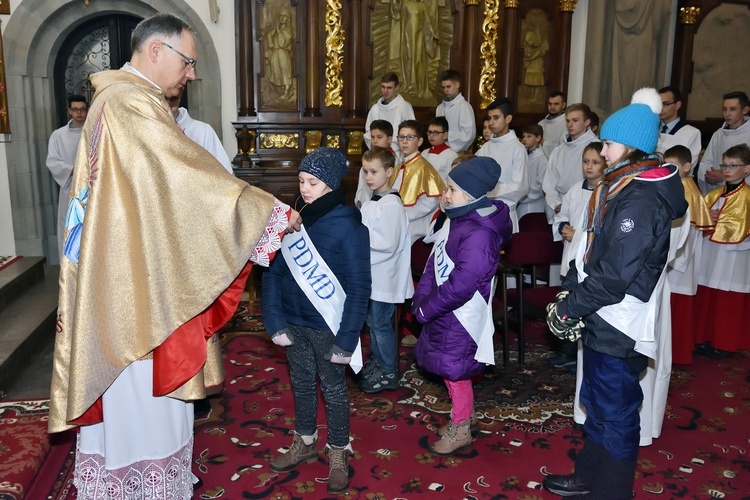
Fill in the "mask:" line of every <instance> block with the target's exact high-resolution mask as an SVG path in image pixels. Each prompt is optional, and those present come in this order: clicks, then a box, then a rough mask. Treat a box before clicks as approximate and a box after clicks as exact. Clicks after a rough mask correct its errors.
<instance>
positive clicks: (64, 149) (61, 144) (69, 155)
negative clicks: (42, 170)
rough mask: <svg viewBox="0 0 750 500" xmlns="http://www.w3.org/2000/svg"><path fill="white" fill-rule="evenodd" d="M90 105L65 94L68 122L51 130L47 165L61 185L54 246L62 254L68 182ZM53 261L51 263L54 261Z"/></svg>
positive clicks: (74, 96)
mask: <svg viewBox="0 0 750 500" xmlns="http://www.w3.org/2000/svg"><path fill="white" fill-rule="evenodd" d="M88 111H89V105H88V102H86V98H85V97H83V96H82V95H76V94H74V95H70V96H68V116H70V121H69V122H68V123H67V124H66V125H65V126H64V127H60V128H59V129H57V130H55V131H54V132H52V135H51V136H50V138H49V146H48V147H47V168H48V169H49V171H50V173H51V174H52V177H53V178H54V179H55V182H57V183H58V184H59V185H60V197H59V203H58V206H57V249H58V253H59V254H60V255H62V251H63V235H64V234H65V217H66V215H67V213H68V204H69V203H70V182H71V179H72V178H73V163H74V162H75V160H76V152H77V151H78V141H80V139H81V130H83V124H84V123H85V122H86V116H87V115H88ZM53 264H54V262H53Z"/></svg>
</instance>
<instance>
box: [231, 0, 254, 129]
mask: <svg viewBox="0 0 750 500" xmlns="http://www.w3.org/2000/svg"><path fill="white" fill-rule="evenodd" d="M234 11H235V32H236V33H237V47H236V50H235V53H236V54H237V94H238V95H237V105H238V106H237V108H238V109H237V116H256V114H255V102H254V100H253V97H254V95H255V86H254V80H253V15H252V2H251V0H235V3H234Z"/></svg>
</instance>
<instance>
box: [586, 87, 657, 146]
mask: <svg viewBox="0 0 750 500" xmlns="http://www.w3.org/2000/svg"><path fill="white" fill-rule="evenodd" d="M661 107H662V104H661V97H660V96H659V93H658V92H657V91H656V89H652V88H643V89H640V90H638V91H636V92H635V94H633V99H632V100H631V101H630V105H629V106H625V107H624V108H622V109H620V110H618V111H617V112H615V113H614V114H612V115H611V116H610V117H609V118H607V121H605V122H604V125H602V130H601V132H600V133H599V137H600V138H601V140H603V141H613V142H619V143H620V144H624V145H626V146H630V147H631V148H635V149H640V150H641V151H643V152H644V153H648V154H651V153H653V152H654V150H656V142H657V141H658V140H659V127H660V124H661V122H660V120H659V113H661Z"/></svg>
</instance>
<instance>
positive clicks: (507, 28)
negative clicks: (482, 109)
mask: <svg viewBox="0 0 750 500" xmlns="http://www.w3.org/2000/svg"><path fill="white" fill-rule="evenodd" d="M503 21H504V22H503V50H501V51H500V58H499V61H498V65H497V66H498V67H497V70H498V75H497V80H498V81H497V96H498V97H508V98H509V99H510V100H511V101H513V103H514V104H515V101H516V87H517V86H518V85H517V80H518V78H517V76H518V75H517V71H518V49H517V46H518V31H519V24H520V22H519V19H518V0H505V17H504V19H503Z"/></svg>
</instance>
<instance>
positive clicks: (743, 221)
mask: <svg viewBox="0 0 750 500" xmlns="http://www.w3.org/2000/svg"><path fill="white" fill-rule="evenodd" d="M726 190H727V187H726V186H722V187H719V188H716V189H714V190H711V191H709V192H708V194H707V195H706V197H705V200H706V205H708V207H709V208H712V207H713V205H714V203H716V202H717V201H718V200H719V199H720V198H724V205H723V206H722V207H721V208H720V209H719V220H717V221H716V228H715V229H714V230H713V231H712V232H710V236H709V237H708V239H709V240H711V241H713V242H714V243H725V244H736V243H742V242H743V241H744V240H745V238H747V237H748V236H750V213H748V212H750V186H748V185H747V184H746V183H745V181H744V180H743V181H742V183H741V184H740V186H739V187H738V188H737V189H735V190H734V191H732V192H731V193H729V194H726Z"/></svg>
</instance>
